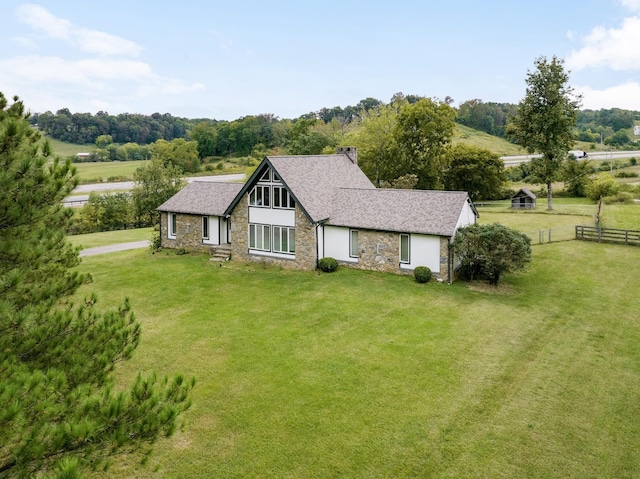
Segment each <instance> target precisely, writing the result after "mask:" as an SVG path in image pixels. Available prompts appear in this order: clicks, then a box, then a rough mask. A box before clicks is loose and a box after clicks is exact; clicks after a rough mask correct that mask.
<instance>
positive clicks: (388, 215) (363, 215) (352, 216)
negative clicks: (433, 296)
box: [327, 188, 477, 236]
mask: <svg viewBox="0 0 640 479" xmlns="http://www.w3.org/2000/svg"><path fill="white" fill-rule="evenodd" d="M332 204H333V211H332V213H331V218H330V219H329V221H327V224H328V225H333V226H346V227H350V228H361V229H372V230H381V231H401V232H407V233H420V234H432V235H438V236H453V235H454V234H455V231H456V226H457V223H458V219H459V218H460V214H461V212H462V210H463V208H464V206H465V205H466V204H469V205H470V207H471V209H472V211H473V213H474V214H475V215H476V216H477V212H476V210H475V208H474V207H473V204H472V203H471V201H470V200H469V196H468V195H467V193H465V192H460V191H428V190H395V189H386V188H379V189H357V188H342V189H339V190H337V191H336V193H335V195H334V197H333V202H332Z"/></svg>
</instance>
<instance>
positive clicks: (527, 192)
mask: <svg viewBox="0 0 640 479" xmlns="http://www.w3.org/2000/svg"><path fill="white" fill-rule="evenodd" d="M521 196H528V197H529V198H532V199H534V200H535V199H536V195H534V194H533V193H532V192H531V190H529V188H520V190H519V191H518V192H517V193H516V194H515V195H513V196H512V198H516V197H518V198H519V197H521Z"/></svg>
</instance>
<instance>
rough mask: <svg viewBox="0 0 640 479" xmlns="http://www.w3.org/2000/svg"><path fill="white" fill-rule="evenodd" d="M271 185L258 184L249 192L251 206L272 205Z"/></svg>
mask: <svg viewBox="0 0 640 479" xmlns="http://www.w3.org/2000/svg"><path fill="white" fill-rule="evenodd" d="M270 190H271V187H270V186H266V185H256V186H254V187H253V189H252V190H251V193H249V205H251V206H264V207H269V206H270V205H271V201H270V198H271V195H270Z"/></svg>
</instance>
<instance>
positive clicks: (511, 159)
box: [500, 151, 640, 166]
mask: <svg viewBox="0 0 640 479" xmlns="http://www.w3.org/2000/svg"><path fill="white" fill-rule="evenodd" d="M587 155H588V156H587V157H586V158H581V159H583V160H620V159H623V158H632V157H640V151H593V152H590V151H587ZM541 156H542V155H518V156H502V157H500V159H501V160H503V161H504V165H505V166H516V165H519V164H521V163H526V162H528V161H531V159H532V158H540V157H541Z"/></svg>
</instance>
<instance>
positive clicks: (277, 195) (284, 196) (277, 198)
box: [273, 186, 296, 209]
mask: <svg viewBox="0 0 640 479" xmlns="http://www.w3.org/2000/svg"><path fill="white" fill-rule="evenodd" d="M273 207H274V208H286V209H293V208H295V207H296V202H295V201H294V200H293V197H292V196H291V195H290V194H289V192H288V191H287V189H286V188H284V187H282V186H274V187H273Z"/></svg>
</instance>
